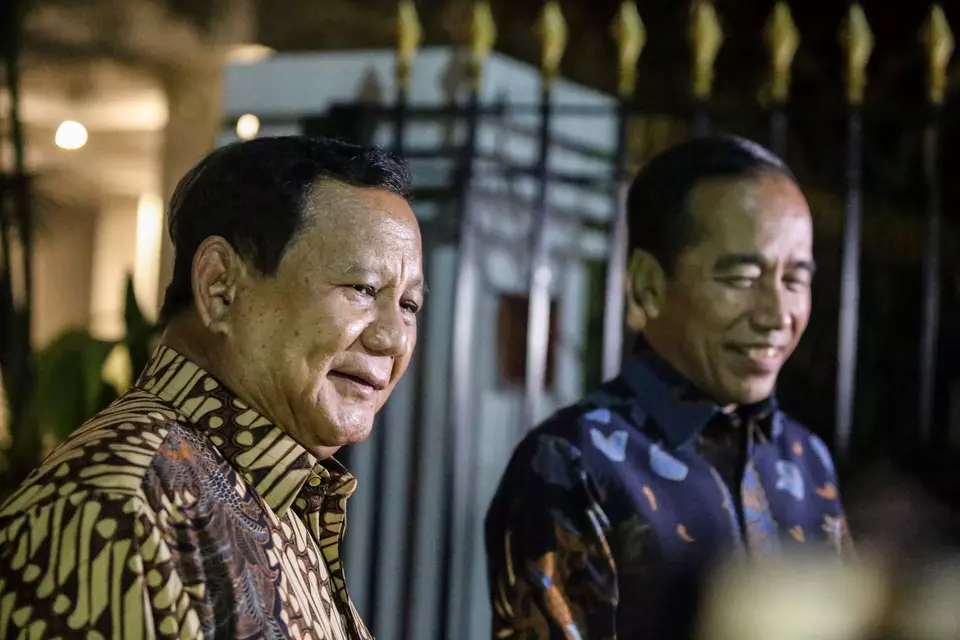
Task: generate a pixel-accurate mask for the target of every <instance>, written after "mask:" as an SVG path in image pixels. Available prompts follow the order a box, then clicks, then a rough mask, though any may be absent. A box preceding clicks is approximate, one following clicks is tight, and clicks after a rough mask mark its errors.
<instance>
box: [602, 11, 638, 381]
mask: <svg viewBox="0 0 960 640" xmlns="http://www.w3.org/2000/svg"><path fill="white" fill-rule="evenodd" d="M611 31H612V35H613V38H614V40H615V41H616V42H617V49H618V54H619V55H618V58H619V61H620V65H619V69H618V72H619V81H618V83H617V98H618V99H617V113H616V118H617V143H616V144H617V147H616V155H615V156H614V159H613V176H612V177H613V180H612V193H611V200H612V202H613V214H612V215H611V216H610V234H609V237H610V241H609V242H610V257H609V258H608V261H607V278H606V283H605V290H604V304H603V365H602V366H603V369H602V372H603V379H604V380H605V381H606V380H609V379H611V378H613V377H616V375H617V374H618V373H619V372H620V366H621V363H622V358H623V331H624V326H623V291H624V287H623V280H624V276H625V273H626V266H627V232H628V229H627V212H626V191H627V188H628V187H629V176H628V175H627V122H628V120H629V118H630V106H631V102H632V100H633V94H634V91H635V90H636V86H637V61H638V60H639V59H640V54H641V53H642V52H643V46H644V44H646V41H647V32H646V29H645V28H644V26H643V20H641V19H640V13H639V12H638V11H637V3H636V2H632V1H630V0H626V1H625V2H623V3H622V4H621V5H620V11H619V12H618V13H617V16H616V18H614V21H613V24H612V25H611Z"/></svg>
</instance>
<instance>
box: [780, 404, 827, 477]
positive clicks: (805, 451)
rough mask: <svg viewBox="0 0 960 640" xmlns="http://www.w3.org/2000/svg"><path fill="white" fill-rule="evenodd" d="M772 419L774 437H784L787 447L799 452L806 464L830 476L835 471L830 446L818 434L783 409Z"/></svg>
mask: <svg viewBox="0 0 960 640" xmlns="http://www.w3.org/2000/svg"><path fill="white" fill-rule="evenodd" d="M774 420H775V422H774V427H773V436H774V438H775V439H780V438H784V439H786V440H787V443H788V445H789V447H790V448H791V449H792V450H793V451H794V452H799V453H798V455H799V456H800V457H801V458H802V459H804V460H805V461H806V463H807V465H808V466H812V467H815V468H817V469H819V470H822V471H823V472H825V473H827V474H828V475H831V476H832V475H834V474H835V473H836V469H835V467H834V462H833V456H832V454H831V453H830V447H829V446H828V445H827V443H826V442H824V441H823V439H822V438H821V437H820V436H818V435H817V434H815V433H813V432H812V431H811V430H810V429H808V428H807V427H806V426H805V425H803V424H801V423H800V422H799V421H797V420H795V419H794V418H792V417H791V416H790V415H788V414H787V413H785V412H783V411H778V412H777V414H776V416H775V417H774Z"/></svg>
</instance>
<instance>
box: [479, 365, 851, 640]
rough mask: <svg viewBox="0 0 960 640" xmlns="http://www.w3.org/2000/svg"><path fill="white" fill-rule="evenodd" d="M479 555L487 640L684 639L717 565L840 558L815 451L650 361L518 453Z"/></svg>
mask: <svg viewBox="0 0 960 640" xmlns="http://www.w3.org/2000/svg"><path fill="white" fill-rule="evenodd" d="M708 424H711V425H712V427H711V429H710V430H707V429H705V427H706V426H707V425H708ZM737 430H740V431H739V433H741V434H742V435H741V436H736V433H737ZM744 432H745V433H744ZM733 443H743V444H745V446H746V449H745V450H743V451H739V452H738V451H737V450H733V451H731V450H730V449H729V447H731V446H733V447H738V448H739V447H740V446H741V445H738V444H733ZM737 461H739V462H737ZM715 465H719V470H718V467H716V466H715ZM486 544H487V552H488V562H489V583H490V587H491V601H492V608H493V631H494V636H495V637H497V638H517V639H519V638H523V639H531V640H579V639H581V638H583V639H590V640H613V639H615V638H622V639H631V638H675V637H683V633H684V632H685V631H684V628H683V625H684V622H685V621H689V620H691V619H693V615H694V608H695V606H696V589H697V587H698V583H699V581H700V580H702V578H703V575H704V572H705V571H706V570H707V569H708V568H709V567H711V566H712V565H713V563H715V562H716V561H718V560H721V559H723V558H726V557H730V556H734V555H747V556H749V557H758V556H764V555H777V554H780V553H783V552H784V551H785V550H788V549H790V548H796V547H798V546H801V545H805V546H815V547H816V548H819V549H827V550H830V551H831V552H832V553H834V554H836V555H837V556H838V557H841V558H842V557H845V556H846V555H847V554H849V553H851V543H850V538H849V533H848V532H847V529H846V524H845V519H844V514H843V509H842V506H841V504H840V500H839V496H838V494H837V490H836V477H835V472H834V469H833V463H832V460H831V459H830V454H829V452H828V451H827V448H826V446H824V444H823V442H822V441H820V440H819V439H818V438H817V437H816V436H814V435H812V434H811V433H810V432H808V431H807V430H806V429H805V428H804V427H802V426H801V425H799V424H797V423H796V422H794V421H793V420H790V419H789V418H788V417H786V416H785V414H783V412H782V411H780V410H779V408H778V407H777V404H776V401H775V400H774V399H772V398H771V399H770V400H768V401H766V402H763V403H760V404H758V405H757V406H755V407H745V408H742V409H741V410H740V412H739V413H736V414H731V415H727V414H725V413H724V412H723V411H722V410H721V409H720V408H719V407H717V406H716V405H714V404H712V403H710V402H706V401H705V400H704V399H703V398H702V396H700V395H698V394H696V393H694V392H692V390H691V389H690V387H689V385H688V384H687V383H685V382H684V381H683V380H682V378H680V377H679V376H678V375H677V374H676V373H675V372H673V371H672V370H671V369H670V368H669V367H668V366H667V365H666V364H665V363H664V362H663V361H662V360H659V359H658V358H656V357H655V356H653V355H652V354H649V353H648V354H645V355H643V356H642V357H640V358H639V359H638V360H636V361H635V362H633V363H632V364H630V365H628V366H627V367H626V368H625V369H624V371H623V373H622V374H621V375H620V376H619V377H618V378H616V379H614V380H613V381H611V382H610V383H608V384H606V385H604V386H603V387H602V388H601V389H600V390H599V391H597V392H596V393H594V394H592V395H590V396H589V397H587V398H586V399H585V400H584V401H583V402H581V403H579V404H577V405H575V406H573V407H570V408H567V409H564V410H562V411H560V412H559V413H557V414H556V415H554V416H553V417H552V418H550V419H549V420H547V421H546V422H545V423H544V424H543V425H541V426H539V427H538V428H536V429H535V430H534V431H533V432H531V433H530V434H529V435H528V436H527V437H526V438H525V439H524V441H523V442H521V444H520V445H519V446H518V447H517V450H516V451H515V452H514V455H513V457H512V459H511V460H510V463H509V465H508V467H507V470H506V472H505V473H504V476H503V478H502V480H501V483H500V487H499V489H498V491H497V493H496V495H495V497H494V500H493V503H492V505H491V507H490V510H489V512H488V514H487V520H486Z"/></svg>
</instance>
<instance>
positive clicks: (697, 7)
mask: <svg viewBox="0 0 960 640" xmlns="http://www.w3.org/2000/svg"><path fill="white" fill-rule="evenodd" d="M688 35H689V37H690V46H691V47H692V48H693V95H694V97H695V98H698V99H704V98H708V97H710V92H711V90H712V89H713V65H714V62H716V60H717V52H718V51H720V46H721V45H722V44H723V29H722V28H721V27H720V20H719V18H717V10H716V9H714V7H713V3H712V2H710V1H709V0H694V2H693V5H692V6H691V7H690V31H689V34H688Z"/></svg>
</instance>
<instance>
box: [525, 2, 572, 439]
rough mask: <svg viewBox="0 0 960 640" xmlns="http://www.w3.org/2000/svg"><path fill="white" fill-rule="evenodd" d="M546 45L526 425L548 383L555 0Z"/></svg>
mask: <svg viewBox="0 0 960 640" xmlns="http://www.w3.org/2000/svg"><path fill="white" fill-rule="evenodd" d="M537 35H538V36H539V37H540V41H541V44H542V48H541V58H540V151H539V154H538V158H537V165H536V170H535V176H536V179H537V180H538V181H539V182H540V189H539V191H538V193H537V199H536V202H535V204H534V211H533V216H532V217H531V227H530V274H529V277H530V284H529V296H530V297H529V305H528V311H527V314H528V315H527V357H526V372H525V373H526V375H525V378H524V384H525V388H524V391H525V393H524V406H523V426H524V427H526V428H530V427H533V426H534V425H535V424H536V422H537V420H539V419H540V411H541V407H542V402H543V393H544V387H545V383H546V371H547V350H548V347H549V343H550V288H551V285H552V280H553V269H552V267H551V264H550V247H549V244H548V242H549V234H548V229H547V227H548V226H549V218H550V215H549V209H550V207H549V204H548V202H547V199H548V192H549V183H550V175H549V174H550V172H549V155H550V124H551V118H552V113H551V111H552V109H551V107H552V104H551V100H552V97H553V81H554V79H555V78H556V75H557V72H558V71H559V68H560V60H561V59H562V58H563V50H564V49H565V48H566V46H567V25H566V22H565V21H564V19H563V13H562V12H561V11H560V4H559V3H558V2H556V0H549V1H548V2H547V3H546V4H545V5H544V7H543V11H542V12H541V14H540V20H539V22H538V25H537Z"/></svg>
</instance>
